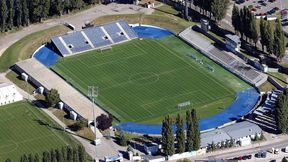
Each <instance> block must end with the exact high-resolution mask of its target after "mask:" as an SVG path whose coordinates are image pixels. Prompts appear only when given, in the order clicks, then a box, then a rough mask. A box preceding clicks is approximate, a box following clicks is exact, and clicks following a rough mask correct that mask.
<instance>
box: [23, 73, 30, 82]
mask: <svg viewBox="0 0 288 162" xmlns="http://www.w3.org/2000/svg"><path fill="white" fill-rule="evenodd" d="M21 78H22V79H23V80H24V81H25V82H27V81H28V78H29V76H28V74H26V73H21Z"/></svg>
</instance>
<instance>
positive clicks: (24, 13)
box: [21, 0, 29, 26]
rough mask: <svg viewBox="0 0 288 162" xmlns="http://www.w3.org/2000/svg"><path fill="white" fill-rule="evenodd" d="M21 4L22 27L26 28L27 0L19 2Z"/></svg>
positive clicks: (27, 19) (27, 17) (27, 18)
mask: <svg viewBox="0 0 288 162" xmlns="http://www.w3.org/2000/svg"><path fill="white" fill-rule="evenodd" d="M21 2H22V18H21V20H22V26H28V25H29V8H28V3H27V0H21Z"/></svg>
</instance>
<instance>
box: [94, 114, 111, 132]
mask: <svg viewBox="0 0 288 162" xmlns="http://www.w3.org/2000/svg"><path fill="white" fill-rule="evenodd" d="M96 121H97V127H98V128H99V129H100V130H102V131H103V130H106V129H108V128H110V127H111V126H112V121H113V117H112V115H110V114H108V115H105V114H101V115H100V116H98V117H97V118H96Z"/></svg>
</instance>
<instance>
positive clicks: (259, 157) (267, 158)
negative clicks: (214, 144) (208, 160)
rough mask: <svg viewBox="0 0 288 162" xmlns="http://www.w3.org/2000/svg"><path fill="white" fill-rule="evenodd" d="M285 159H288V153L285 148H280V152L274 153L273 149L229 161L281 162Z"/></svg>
mask: <svg viewBox="0 0 288 162" xmlns="http://www.w3.org/2000/svg"><path fill="white" fill-rule="evenodd" d="M283 157H288V153H287V152H285V149H284V148H279V151H278V152H273V153H272V148H271V150H261V151H259V152H258V153H256V154H249V155H243V156H238V157H233V158H229V159H235V160H238V161H247V162H256V161H257V162H258V161H259V162H281V161H282V159H283Z"/></svg>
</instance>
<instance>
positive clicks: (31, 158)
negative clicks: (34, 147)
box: [28, 154, 34, 162]
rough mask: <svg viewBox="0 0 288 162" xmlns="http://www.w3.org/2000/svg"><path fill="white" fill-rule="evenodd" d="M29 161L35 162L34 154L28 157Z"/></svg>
mask: <svg viewBox="0 0 288 162" xmlns="http://www.w3.org/2000/svg"><path fill="white" fill-rule="evenodd" d="M28 161H29V162H34V156H33V155H32V154H29V155H28Z"/></svg>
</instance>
